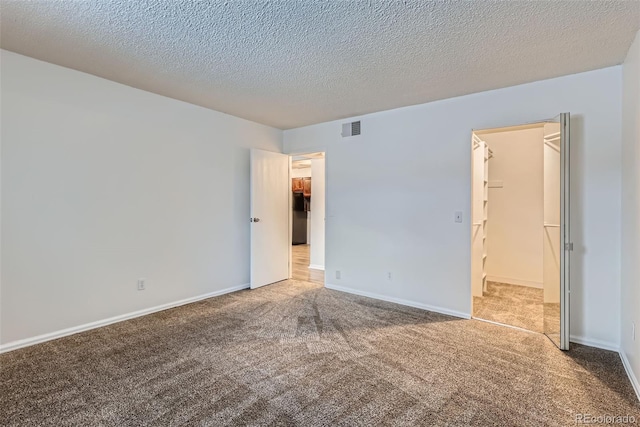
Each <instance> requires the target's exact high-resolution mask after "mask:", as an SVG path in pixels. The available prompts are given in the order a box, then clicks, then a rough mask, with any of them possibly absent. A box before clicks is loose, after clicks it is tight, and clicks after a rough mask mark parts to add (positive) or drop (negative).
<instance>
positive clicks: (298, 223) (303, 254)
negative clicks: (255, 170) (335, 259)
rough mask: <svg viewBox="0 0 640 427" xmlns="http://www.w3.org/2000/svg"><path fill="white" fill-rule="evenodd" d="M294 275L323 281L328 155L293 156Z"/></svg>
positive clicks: (307, 279)
mask: <svg viewBox="0 0 640 427" xmlns="http://www.w3.org/2000/svg"><path fill="white" fill-rule="evenodd" d="M290 177H291V204H290V205H291V211H290V212H291V213H290V217H291V227H290V228H291V233H290V235H291V278H292V279H295V280H304V281H308V282H313V283H317V284H320V285H324V252H325V249H324V236H325V231H324V228H325V155H324V153H323V152H316V153H308V154H299V155H295V156H291V173H290Z"/></svg>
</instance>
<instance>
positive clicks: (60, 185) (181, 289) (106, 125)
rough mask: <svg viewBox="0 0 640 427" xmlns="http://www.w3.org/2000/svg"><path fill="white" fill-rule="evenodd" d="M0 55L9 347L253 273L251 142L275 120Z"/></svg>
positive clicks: (264, 144) (260, 141)
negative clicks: (143, 283) (142, 283)
mask: <svg viewBox="0 0 640 427" xmlns="http://www.w3.org/2000/svg"><path fill="white" fill-rule="evenodd" d="M1 59H2V64H1V72H2V77H1V78H2V82H1V83H2V107H3V111H2V134H1V135H2V165H1V171H2V179H1V183H2V216H1V218H2V229H1V231H2V237H1V239H2V266H3V269H2V285H1V293H2V302H1V307H2V325H1V336H0V342H1V343H2V344H5V346H4V347H5V348H7V347H8V346H7V345H6V344H8V343H12V342H15V341H16V340H22V339H27V338H32V337H35V336H38V335H41V334H47V333H52V332H55V331H59V330H61V329H64V328H70V327H74V326H78V325H82V324H86V323H88V322H94V321H99V320H101V319H105V318H109V317H112V316H118V315H122V314H125V313H129V312H133V311H136V310H142V309H146V308H150V307H154V306H158V305H161V304H165V303H170V302H173V301H177V300H181V299H186V298H190V297H194V296H198V295H202V294H207V293H211V292H218V291H222V290H225V289H229V288H233V287H238V286H243V285H246V284H247V283H248V282H249V221H248V218H249V148H250V147H256V148H261V149H265V150H271V151H280V150H281V141H282V140H281V138H282V132H281V131H279V130H276V129H273V128H269V127H267V126H263V125H259V124H256V123H252V122H249V121H246V120H242V119H238V118H235V117H232V116H229V115H225V114H222V113H218V112H214V111H212V110H208V109H205V108H201V107H197V106H194V105H190V104H187V103H184V102H180V101H176V100H173V99H169V98H165V97H162V96H158V95H155V94H151V93H148V92H144V91H141V90H137V89H133V88H130V87H128V86H124V85H120V84H117V83H114V82H111V81H108V80H104V79H100V78H97V77H94V76H91V75H88V74H83V73H80V72H77V71H73V70H70V69H66V68H62V67H59V66H56V65H52V64H48V63H45V62H40V61H37V60H34V59H31V58H27V57H24V56H20V55H17V54H14V53H11V52H7V51H1ZM141 277H144V278H147V280H148V282H147V290H145V291H138V290H136V280H137V279H138V278H141Z"/></svg>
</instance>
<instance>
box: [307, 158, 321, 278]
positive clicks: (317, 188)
mask: <svg viewBox="0 0 640 427" xmlns="http://www.w3.org/2000/svg"><path fill="white" fill-rule="evenodd" d="M324 166H325V160H324V159H311V174H312V177H313V178H312V179H311V221H310V222H311V251H310V254H309V267H311V268H315V269H320V270H324V216H325V186H324V182H325V173H324Z"/></svg>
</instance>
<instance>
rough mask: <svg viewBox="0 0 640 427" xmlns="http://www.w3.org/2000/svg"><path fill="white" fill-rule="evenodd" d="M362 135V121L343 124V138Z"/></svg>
mask: <svg viewBox="0 0 640 427" xmlns="http://www.w3.org/2000/svg"><path fill="white" fill-rule="evenodd" d="M356 135H360V120H358V121H357V122H351V123H343V124H342V137H343V138H344V137H345V136H356Z"/></svg>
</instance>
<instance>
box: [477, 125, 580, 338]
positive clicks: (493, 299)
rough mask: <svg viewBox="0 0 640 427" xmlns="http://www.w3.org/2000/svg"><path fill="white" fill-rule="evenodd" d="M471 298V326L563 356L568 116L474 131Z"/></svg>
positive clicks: (566, 327) (569, 246)
mask: <svg viewBox="0 0 640 427" xmlns="http://www.w3.org/2000/svg"><path fill="white" fill-rule="evenodd" d="M471 152H472V157H471V159H472V162H471V163H472V226H471V228H472V230H471V254H472V265H471V275H472V280H471V294H472V302H471V304H472V315H473V317H474V318H476V319H480V320H485V321H490V322H494V323H499V324H503V325H508V326H512V327H517V328H522V329H526V330H529V331H533V332H538V333H544V334H546V335H547V336H548V337H549V338H550V339H551V341H553V342H554V343H555V344H556V345H557V346H558V347H559V348H560V349H562V350H568V349H569V254H570V251H571V250H572V244H571V243H570V238H569V231H570V229H569V208H568V207H569V185H568V183H569V155H568V154H569V114H568V113H566V114H561V115H560V116H558V118H556V119H553V120H546V121H542V122H537V123H531V124H526V125H520V126H510V127H503V128H493V129H483V130H475V131H473V132H472V138H471Z"/></svg>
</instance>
